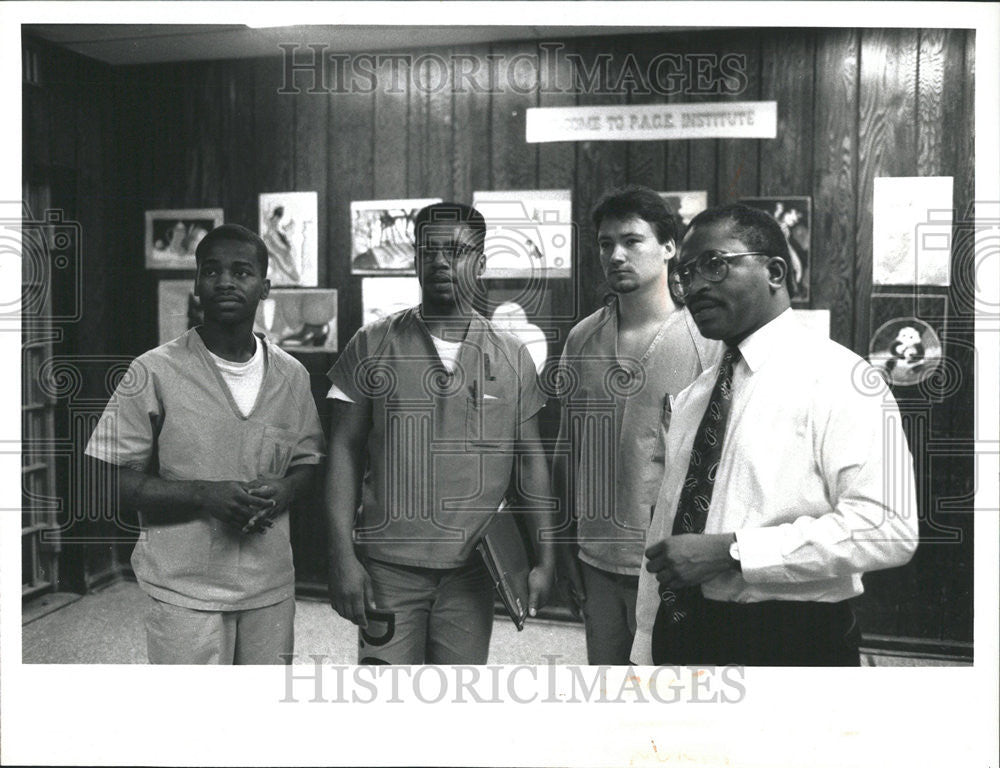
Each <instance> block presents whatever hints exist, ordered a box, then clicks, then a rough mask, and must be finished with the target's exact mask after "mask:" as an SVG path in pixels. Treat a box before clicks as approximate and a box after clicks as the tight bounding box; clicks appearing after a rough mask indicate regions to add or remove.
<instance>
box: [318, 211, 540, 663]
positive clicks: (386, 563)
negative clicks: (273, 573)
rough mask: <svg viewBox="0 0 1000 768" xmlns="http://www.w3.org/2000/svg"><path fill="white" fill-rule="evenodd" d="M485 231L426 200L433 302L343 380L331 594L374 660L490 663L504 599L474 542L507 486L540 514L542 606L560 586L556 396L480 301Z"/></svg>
mask: <svg viewBox="0 0 1000 768" xmlns="http://www.w3.org/2000/svg"><path fill="white" fill-rule="evenodd" d="M485 233H486V222H485V221H484V219H483V217H482V215H481V214H480V213H479V212H478V211H476V210H475V209H474V208H470V207H469V206H466V205H459V204H457V203H437V204H435V205H431V206H428V207H426V208H423V209H422V210H421V211H420V212H419V213H418V214H417V216H416V220H415V234H416V266H417V274H418V278H419V280H420V287H421V303H420V306H418V307H413V308H411V309H406V310H403V311H400V312H396V313H395V314H392V315H389V316H388V317H385V318H382V319H380V320H378V321H376V322H374V323H371V324H369V325H366V326H364V327H363V328H361V329H360V330H359V331H358V332H357V333H356V334H355V335H354V337H353V338H352V339H351V341H350V342H349V343H348V345H347V347H346V348H345V349H344V352H343V354H342V355H341V356H340V358H339V359H338V360H337V363H336V364H335V365H334V366H333V368H332V369H331V370H330V373H329V376H330V379H331V381H332V382H333V386H332V387H331V389H330V393H329V395H328V396H329V397H330V398H331V400H332V403H331V410H332V417H331V424H332V435H331V447H330V459H329V471H328V473H327V486H326V506H327V517H328V524H329V531H330V543H329V563H330V570H329V575H330V583H329V589H330V602H331V605H332V606H333V608H334V610H336V611H337V613H339V614H340V615H341V616H343V617H344V618H346V619H349V620H351V621H353V622H354V623H355V624H357V625H358V627H359V652H358V661H359V663H361V664H424V663H429V664H485V663H486V661H487V658H488V654H489V642H490V634H491V632H492V626H493V603H494V596H495V592H494V589H493V584H492V582H491V581H490V579H489V576H488V573H487V571H486V569H485V566H484V565H483V563H482V561H481V559H480V556H479V554H478V553H477V552H476V551H475V545H476V543H477V542H478V540H479V538H480V536H481V534H482V531H483V529H484V528H485V526H486V525H487V523H489V521H490V520H491V519H492V518H493V515H494V514H496V510H497V509H498V507H499V506H500V504H501V501H502V500H503V499H504V496H505V494H506V492H507V490H508V487H509V486H510V487H513V488H516V489H518V490H519V491H520V492H521V494H522V495H523V496H524V503H525V505H526V506H527V508H528V510H529V512H531V513H532V514H527V515H525V517H526V518H527V520H526V523H527V527H528V529H529V531H530V532H531V533H532V534H533V535H532V537H531V538H532V544H533V549H534V553H533V554H534V564H535V566H534V568H533V569H532V570H531V573H530V575H529V588H530V596H529V613H530V615H535V612H536V611H537V609H538V608H540V607H541V606H542V605H543V604H544V603H545V601H546V599H547V596H548V592H549V590H550V588H551V583H552V579H553V571H554V553H553V551H552V545H551V544H550V543H545V542H541V541H540V538H539V536H538V535H537V533H538V532H539V530H540V529H541V528H542V527H549V526H550V525H551V522H550V521H549V520H547V519H545V518H546V517H548V513H545V514H542V513H541V511H540V507H541V505H542V504H543V503H544V500H545V499H547V498H548V497H549V496H550V490H549V475H548V467H547V464H546V459H545V454H544V452H543V449H542V447H541V444H540V439H539V436H538V418H537V414H538V411H539V410H540V409H541V408H542V406H543V405H544V403H545V399H544V397H543V395H542V392H541V390H540V389H539V387H538V382H537V374H536V372H535V366H534V363H533V362H532V359H531V355H530V354H529V353H528V351H527V349H526V348H525V347H524V345H523V344H521V343H520V342H519V341H517V339H515V338H514V337H513V336H510V335H507V334H504V333H501V332H499V331H498V330H497V329H496V328H495V327H494V326H493V325H492V323H491V322H490V321H488V320H486V319H485V318H484V317H482V316H481V315H480V314H479V313H478V312H476V310H475V309H474V308H473V304H474V299H475V298H476V295H477V292H478V291H480V288H479V277H480V275H481V274H482V271H483V268H484V266H485V256H484V253H483V240H484V236H485ZM518 475H519V476H518ZM512 480H513V486H511V483H512ZM362 486H363V487H362ZM359 504H360V512H359V510H358V507H359Z"/></svg>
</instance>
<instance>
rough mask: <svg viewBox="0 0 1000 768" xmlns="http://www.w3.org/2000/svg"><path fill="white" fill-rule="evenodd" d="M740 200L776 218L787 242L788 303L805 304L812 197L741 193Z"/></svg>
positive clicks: (806, 302) (810, 248) (809, 263)
mask: <svg viewBox="0 0 1000 768" xmlns="http://www.w3.org/2000/svg"><path fill="white" fill-rule="evenodd" d="M740 202H741V203H743V205H748V206H750V207H751V208H759V209H760V210H762V211H767V212H768V213H769V214H771V216H773V217H774V220H775V221H777V222H778V225H779V226H780V227H781V231H782V232H783V233H784V234H785V241H786V242H787V243H788V260H789V262H790V264H789V267H790V269H791V270H792V281H791V289H792V303H793V304H796V305H807V304H808V303H809V273H810V267H811V252H812V236H811V231H812V198H811V197H745V198H743V199H742V200H740Z"/></svg>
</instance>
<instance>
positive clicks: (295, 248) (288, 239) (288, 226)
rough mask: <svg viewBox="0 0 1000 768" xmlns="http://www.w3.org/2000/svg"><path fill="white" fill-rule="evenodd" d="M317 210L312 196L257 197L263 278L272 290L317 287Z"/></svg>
mask: <svg viewBox="0 0 1000 768" xmlns="http://www.w3.org/2000/svg"><path fill="white" fill-rule="evenodd" d="M317 208H318V196H317V194H316V193H315V192H267V193H264V194H262V195H261V196H260V203H259V212H260V236H261V237H262V238H263V239H264V243H265V244H266V245H267V253H268V266H267V276H268V278H269V279H270V281H271V285H272V286H301V287H306V288H310V287H315V286H317V285H318V284H319V270H318V261H317V259H318V252H319V248H318V245H317V242H318V241H317V234H318V227H317Z"/></svg>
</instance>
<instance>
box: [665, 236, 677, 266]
mask: <svg viewBox="0 0 1000 768" xmlns="http://www.w3.org/2000/svg"><path fill="white" fill-rule="evenodd" d="M676 255H677V243H675V242H674V241H673V240H667V242H665V243H663V263H664V264H666V263H667V262H668V261H670V260H671V259H672V258H674V257H675V256H676Z"/></svg>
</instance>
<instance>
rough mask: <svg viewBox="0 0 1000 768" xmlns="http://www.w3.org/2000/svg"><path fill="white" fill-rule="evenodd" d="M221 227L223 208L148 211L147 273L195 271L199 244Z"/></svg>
mask: <svg viewBox="0 0 1000 768" xmlns="http://www.w3.org/2000/svg"><path fill="white" fill-rule="evenodd" d="M220 224H222V209H221V208H175V209H169V210H161V211H146V269H185V270H192V271H193V270H194V269H195V268H196V264H195V258H194V252H195V249H196V248H197V247H198V243H200V242H201V239H202V238H203V237H204V236H205V235H207V234H208V233H209V232H211V231H212V230H213V229H215V228H216V227H217V226H219V225H220Z"/></svg>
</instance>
